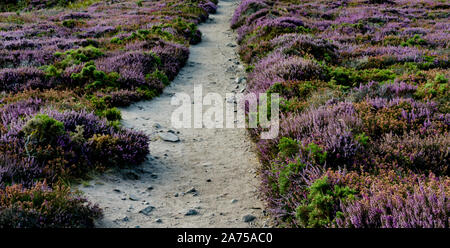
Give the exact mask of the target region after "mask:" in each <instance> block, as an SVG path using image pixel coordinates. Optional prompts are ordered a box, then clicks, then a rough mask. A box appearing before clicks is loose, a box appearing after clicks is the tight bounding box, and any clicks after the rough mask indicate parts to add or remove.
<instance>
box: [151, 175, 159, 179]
mask: <svg viewBox="0 0 450 248" xmlns="http://www.w3.org/2000/svg"><path fill="white" fill-rule="evenodd" d="M150 177H151V178H153V179H156V178H158V175H155V174H152V175H150Z"/></svg>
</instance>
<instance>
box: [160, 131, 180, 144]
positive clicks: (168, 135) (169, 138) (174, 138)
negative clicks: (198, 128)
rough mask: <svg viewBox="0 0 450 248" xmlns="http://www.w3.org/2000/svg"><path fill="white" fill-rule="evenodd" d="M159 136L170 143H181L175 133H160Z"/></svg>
mask: <svg viewBox="0 0 450 248" xmlns="http://www.w3.org/2000/svg"><path fill="white" fill-rule="evenodd" d="M158 136H159V138H161V139H162V140H164V141H168V142H178V141H180V138H178V136H177V135H175V134H173V133H159V134H158Z"/></svg>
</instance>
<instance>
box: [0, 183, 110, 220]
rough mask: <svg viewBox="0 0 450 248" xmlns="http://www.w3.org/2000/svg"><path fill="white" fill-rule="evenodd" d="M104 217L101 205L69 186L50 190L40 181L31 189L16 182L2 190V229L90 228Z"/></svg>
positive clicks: (0, 193) (0, 217) (0, 200)
mask: <svg viewBox="0 0 450 248" xmlns="http://www.w3.org/2000/svg"><path fill="white" fill-rule="evenodd" d="M101 216H102V211H101V210H100V208H99V207H98V206H97V205H92V204H90V203H87V200H86V199H84V198H81V197H80V196H79V195H77V194H76V193H74V192H71V190H70V188H68V187H66V186H62V185H58V186H55V187H54V188H53V189H50V188H49V187H48V186H47V185H46V184H45V183H37V184H36V185H35V186H33V187H31V188H25V187H23V186H22V185H19V184H16V185H13V186H7V187H6V188H5V189H0V227H1V228H67V227H77V228H87V227H94V219H97V218H99V217H101Z"/></svg>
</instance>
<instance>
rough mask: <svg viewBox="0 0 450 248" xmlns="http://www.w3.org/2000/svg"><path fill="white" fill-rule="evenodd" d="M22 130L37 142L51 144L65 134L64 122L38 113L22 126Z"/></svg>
mask: <svg viewBox="0 0 450 248" xmlns="http://www.w3.org/2000/svg"><path fill="white" fill-rule="evenodd" d="M22 132H23V133H24V134H25V136H27V137H29V138H30V139H31V140H33V141H35V142H38V143H40V144H50V143H52V142H53V141H55V140H56V138H57V137H59V136H61V135H63V134H64V124H63V123H61V122H59V121H57V120H55V119H53V118H51V117H49V116H48V115H45V114H38V115H36V116H34V117H33V118H32V119H30V120H29V121H28V122H27V123H26V124H25V125H24V126H23V127H22Z"/></svg>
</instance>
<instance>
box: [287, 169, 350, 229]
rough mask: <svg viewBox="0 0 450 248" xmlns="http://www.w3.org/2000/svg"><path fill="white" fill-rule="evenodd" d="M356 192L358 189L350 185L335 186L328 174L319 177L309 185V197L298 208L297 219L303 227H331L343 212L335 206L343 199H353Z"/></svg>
mask: <svg viewBox="0 0 450 248" xmlns="http://www.w3.org/2000/svg"><path fill="white" fill-rule="evenodd" d="M355 194H356V191H355V190H352V189H350V188H349V187H348V186H345V187H342V186H339V185H334V187H333V186H332V185H331V184H330V183H329V182H328V178H327V177H326V176H324V177H322V178H320V179H317V180H316V181H315V182H314V183H313V184H311V186H309V187H308V196H307V198H306V199H305V200H303V201H302V203H301V204H300V205H299V206H298V207H297V209H296V218H297V221H298V222H299V224H300V225H301V226H302V227H308V228H318V227H330V226H332V225H333V224H334V223H335V220H336V216H340V214H341V213H340V212H339V211H336V210H335V209H334V208H335V206H339V204H340V202H341V201H344V202H345V201H349V200H353V199H354V198H355Z"/></svg>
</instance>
